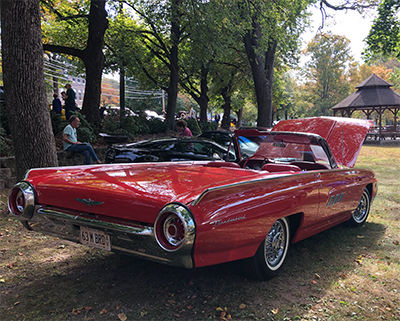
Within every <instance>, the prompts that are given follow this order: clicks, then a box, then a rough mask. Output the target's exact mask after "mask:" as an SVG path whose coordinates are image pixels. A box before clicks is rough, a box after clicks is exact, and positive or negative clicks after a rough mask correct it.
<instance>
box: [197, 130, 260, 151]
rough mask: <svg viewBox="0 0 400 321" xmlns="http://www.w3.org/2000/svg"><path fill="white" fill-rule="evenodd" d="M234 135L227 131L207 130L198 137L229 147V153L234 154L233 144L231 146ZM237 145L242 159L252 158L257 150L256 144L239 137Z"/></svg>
mask: <svg viewBox="0 0 400 321" xmlns="http://www.w3.org/2000/svg"><path fill="white" fill-rule="evenodd" d="M234 135H235V134H234V132H231V131H229V130H207V131H205V132H203V133H201V134H200V135H199V136H198V137H204V138H208V139H211V140H213V141H215V142H217V143H218V144H220V145H222V146H225V147H226V148H229V146H230V150H231V152H235V151H234V146H233V144H231V140H232V137H233V136H234ZM238 144H239V146H240V151H241V153H242V157H246V156H247V157H249V156H252V155H253V154H254V152H255V151H256V150H257V148H258V145H257V144H255V143H254V142H252V141H250V140H248V139H246V138H245V137H240V138H239V139H238Z"/></svg>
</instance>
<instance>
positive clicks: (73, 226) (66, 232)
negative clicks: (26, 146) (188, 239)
mask: <svg viewBox="0 0 400 321" xmlns="http://www.w3.org/2000/svg"><path fill="white" fill-rule="evenodd" d="M22 223H23V224H24V226H25V227H27V228H28V229H31V230H34V231H37V232H41V233H43V234H48V235H52V236H56V237H60V238H62V239H66V240H69V241H72V242H76V243H80V227H81V226H85V227H89V228H92V229H97V230H100V231H102V232H104V233H106V234H108V235H109V236H110V240H111V250H112V251H116V252H124V253H126V254H131V255H134V256H137V257H140V258H143V259H146V260H152V261H155V262H159V263H164V264H167V265H172V266H178V267H184V268H189V269H190V268H193V267H194V263H193V259H192V244H189V246H184V247H182V248H180V249H178V250H176V251H174V252H171V251H170V252H168V251H165V250H164V249H162V248H161V247H160V246H159V245H158V243H157V241H156V239H155V236H154V228H153V226H145V225H139V224H138V225H136V224H134V223H131V222H125V221H116V220H111V219H110V220H108V219H106V218H99V217H94V216H93V217H92V216H90V215H85V214H83V213H75V212H72V211H67V210H65V209H59V208H54V207H46V206H35V211H34V215H33V217H32V218H31V219H30V220H29V221H28V220H22Z"/></svg>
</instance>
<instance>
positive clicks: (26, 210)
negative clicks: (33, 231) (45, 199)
mask: <svg viewBox="0 0 400 321" xmlns="http://www.w3.org/2000/svg"><path fill="white" fill-rule="evenodd" d="M35 205H36V191H35V189H34V188H33V186H32V185H31V184H30V183H28V182H26V181H22V182H19V183H17V184H16V185H14V187H13V188H12V189H11V191H10V194H9V196H8V210H9V211H10V213H11V214H12V215H13V216H15V217H16V218H18V219H19V220H30V219H31V218H32V216H33V214H34V212H35Z"/></svg>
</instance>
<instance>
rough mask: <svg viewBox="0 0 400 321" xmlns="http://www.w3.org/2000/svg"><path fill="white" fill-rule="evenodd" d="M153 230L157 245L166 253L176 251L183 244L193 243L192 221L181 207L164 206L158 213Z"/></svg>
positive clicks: (175, 205) (177, 205)
mask: <svg viewBox="0 0 400 321" xmlns="http://www.w3.org/2000/svg"><path fill="white" fill-rule="evenodd" d="M154 228H155V237H156V240H157V243H158V244H159V245H160V246H161V247H162V248H163V249H164V250H166V251H169V252H172V251H176V250H177V249H179V248H180V247H181V246H182V244H184V243H188V242H189V243H193V238H194V231H195V224H194V220H193V219H192V215H191V214H190V212H189V210H188V209H186V207H184V206H183V205H179V204H169V205H167V206H165V207H164V208H163V210H162V211H161V212H160V213H159V215H158V217H157V220H156V222H155V225H154Z"/></svg>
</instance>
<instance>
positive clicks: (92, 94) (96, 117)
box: [43, 0, 108, 125]
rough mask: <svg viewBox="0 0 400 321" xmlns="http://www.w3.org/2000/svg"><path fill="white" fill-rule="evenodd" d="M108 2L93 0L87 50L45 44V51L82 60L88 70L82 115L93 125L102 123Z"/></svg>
mask: <svg viewBox="0 0 400 321" xmlns="http://www.w3.org/2000/svg"><path fill="white" fill-rule="evenodd" d="M105 2H106V0H92V1H91V4H90V12H89V37H88V41H87V45H86V48H85V49H84V50H79V49H76V48H70V47H64V46H55V45H50V44H44V45H43V49H44V50H48V51H50V52H56V53H63V54H67V55H71V56H75V57H79V58H80V59H82V61H83V63H84V64H85V69H86V82H85V96H84V98H83V104H82V114H83V115H85V116H86V119H87V120H88V121H89V122H90V123H91V124H94V125H96V124H98V123H99V122H100V113H99V108H100V99H101V77H102V75H103V69H104V64H105V57H104V54H103V46H104V33H105V31H106V29H107V28H108V20H107V11H106V9H105Z"/></svg>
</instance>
